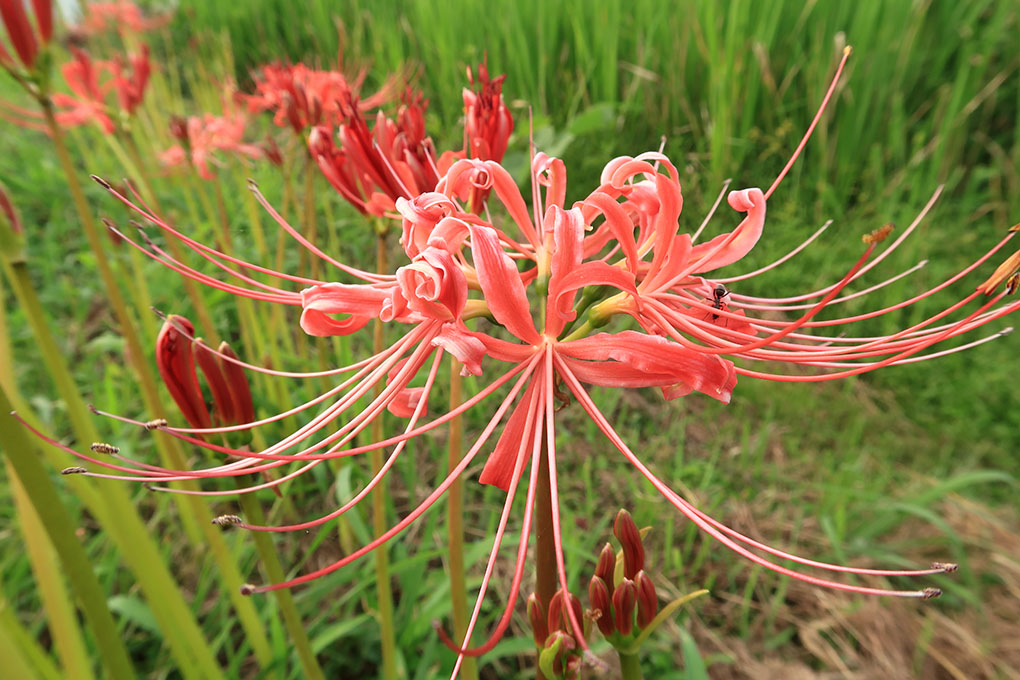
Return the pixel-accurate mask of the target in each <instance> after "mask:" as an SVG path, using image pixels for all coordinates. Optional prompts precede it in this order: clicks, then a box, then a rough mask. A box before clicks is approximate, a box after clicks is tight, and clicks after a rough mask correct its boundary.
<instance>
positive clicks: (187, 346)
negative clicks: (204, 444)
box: [156, 314, 212, 427]
mask: <svg viewBox="0 0 1020 680" xmlns="http://www.w3.org/2000/svg"><path fill="white" fill-rule="evenodd" d="M181 330H183V331H184V333H182V332H181ZM194 332H195V327H194V326H192V325H191V322H190V321H188V320H187V319H185V318H184V317H183V316H177V315H175V314H172V315H170V316H168V317H167V319H166V321H165V322H163V328H162V329H160V331H159V336H158V337H157V338H156V367H157V368H158V369H159V375H160V377H162V378H163V383H164V384H165V385H166V387H167V389H168V390H169V391H170V396H171V397H173V400H174V402H175V403H176V404H177V408H179V409H180V410H181V413H182V414H183V415H184V418H185V420H187V421H188V423H190V424H191V426H192V427H209V426H210V425H211V424H212V418H211V417H210V415H209V409H208V408H207V407H206V405H205V399H204V398H203V397H202V390H201V388H199V386H198V374H197V373H196V372H195V358H194V354H193V353H192V350H191V339H190V336H192V335H193V334H194Z"/></svg>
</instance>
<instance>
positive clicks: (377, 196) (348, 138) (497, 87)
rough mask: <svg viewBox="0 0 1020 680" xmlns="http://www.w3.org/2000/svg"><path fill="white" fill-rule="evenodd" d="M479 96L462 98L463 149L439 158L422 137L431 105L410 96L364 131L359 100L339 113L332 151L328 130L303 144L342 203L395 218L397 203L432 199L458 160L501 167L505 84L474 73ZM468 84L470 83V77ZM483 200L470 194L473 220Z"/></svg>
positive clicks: (506, 134) (509, 120)
mask: <svg viewBox="0 0 1020 680" xmlns="http://www.w3.org/2000/svg"><path fill="white" fill-rule="evenodd" d="M478 73H479V82H480V83H481V85H482V88H481V91H480V92H477V93H476V92H473V91H471V90H468V89H465V90H464V110H465V114H466V121H465V125H464V136H465V142H464V149H463V150H462V151H447V152H444V153H443V154H442V155H441V156H437V154H436V149H435V145H434V144H433V143H432V140H431V139H430V138H429V137H427V136H426V133H425V111H426V110H427V109H428V100H427V99H424V98H423V97H422V95H421V93H416V92H413V91H411V90H408V91H406V92H405V93H404V97H403V105H402V106H401V107H400V109H399V111H398V112H397V118H396V121H395V122H394V121H393V120H391V119H389V118H387V117H386V116H385V115H384V114H383V113H382V112H381V111H380V112H379V113H378V114H377V115H376V120H375V127H374V128H373V129H372V130H369V127H368V123H367V122H366V121H365V119H364V117H363V116H362V115H361V111H360V107H359V106H358V102H357V100H356V98H354V97H353V96H352V97H350V98H348V100H347V101H346V102H345V104H344V106H343V114H344V121H345V122H344V123H343V124H342V125H341V126H340V128H339V130H338V132H337V138H338V139H339V141H340V146H339V148H338V147H337V146H336V145H334V143H333V139H332V136H331V133H330V128H329V127H328V126H325V125H323V126H317V127H315V128H314V129H313V130H312V132H311V134H310V135H309V137H308V149H309V151H310V152H311V154H312V157H313V158H315V159H316V161H317V162H318V164H319V169H320V170H322V173H323V174H324V175H325V176H326V178H327V179H328V180H329V182H330V184H332V185H333V188H335V189H336V190H337V191H338V192H339V193H340V195H341V196H343V197H344V198H345V199H346V200H347V201H348V202H349V203H350V204H351V205H353V206H354V207H355V208H357V209H358V210H359V211H360V212H361V213H362V214H366V215H375V216H377V217H378V216H382V215H384V214H386V213H392V212H393V210H394V208H395V204H396V201H397V199H398V198H405V199H411V198H414V197H415V196H419V195H421V194H422V193H424V192H426V191H432V190H433V189H435V187H436V183H437V182H438V181H439V177H440V176H441V175H443V174H445V172H446V171H447V170H448V169H449V168H450V166H451V165H452V164H453V162H454V161H455V160H457V159H459V158H464V157H465V156H467V155H469V154H470V155H471V157H473V158H479V159H481V160H492V161H496V162H499V161H501V160H502V159H503V154H504V153H506V146H507V141H508V140H509V138H510V133H511V132H513V128H514V121H513V117H512V116H511V115H510V111H509V110H508V109H507V108H506V106H505V104H504V103H503V96H502V94H501V91H502V84H503V80H504V79H505V78H506V76H505V75H504V76H499V77H498V78H495V79H492V80H490V79H489V72H488V69H487V68H486V66H485V64H481V65H479V67H478ZM468 80H469V82H471V83H474V78H473V77H472V74H471V71H470V69H469V70H468ZM485 197H486V196H485V194H484V193H481V192H479V191H474V192H473V193H472V195H471V197H470V200H469V205H471V206H472V208H473V209H474V210H475V211H476V212H477V209H479V208H480V207H481V205H482V204H483V202H484V200H485Z"/></svg>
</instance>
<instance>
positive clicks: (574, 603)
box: [548, 590, 584, 635]
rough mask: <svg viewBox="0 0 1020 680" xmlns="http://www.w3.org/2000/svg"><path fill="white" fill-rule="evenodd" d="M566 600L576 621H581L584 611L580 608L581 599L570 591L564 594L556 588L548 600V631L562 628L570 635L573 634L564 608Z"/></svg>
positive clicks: (572, 628)
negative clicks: (572, 610)
mask: <svg viewBox="0 0 1020 680" xmlns="http://www.w3.org/2000/svg"><path fill="white" fill-rule="evenodd" d="M567 602H569V603H570V606H571V607H573V609H574V616H575V617H577V621H578V623H580V622H581V617H582V616H583V613H584V612H583V610H582V609H581V601H580V600H579V599H577V597H575V596H574V595H573V594H571V593H567V594H566V595H564V594H563V590H557V591H556V594H555V595H553V597H552V600H550V601H549V616H548V624H549V631H555V630H562V631H564V632H566V633H570V634H571V635H573V634H574V626H573V625H572V624H571V623H570V615H569V614H568V613H567V610H566V604H567Z"/></svg>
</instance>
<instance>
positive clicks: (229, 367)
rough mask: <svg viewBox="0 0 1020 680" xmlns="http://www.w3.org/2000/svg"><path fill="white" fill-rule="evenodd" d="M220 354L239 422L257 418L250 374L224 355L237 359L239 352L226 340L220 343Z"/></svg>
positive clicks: (220, 360)
mask: <svg viewBox="0 0 1020 680" xmlns="http://www.w3.org/2000/svg"><path fill="white" fill-rule="evenodd" d="M220 354H221V355H222V356H220V357H217V358H218V359H219V363H220V369H221V370H222V371H223V377H224V378H225V379H226V381H227V388H228V389H229V390H230V397H231V399H232V400H233V403H234V411H235V415H236V418H237V421H236V422H237V423H238V424H243V423H250V422H252V421H254V420H255V405H254V403H253V402H252V398H251V386H250V385H249V384H248V375H247V374H246V373H245V372H244V369H243V368H241V367H240V366H239V365H238V364H236V363H234V362H233V361H229V360H228V359H224V358H223V357H224V356H225V357H229V358H230V359H237V354H235V353H234V350H232V349H231V348H230V345H228V344H227V343H226V341H224V342H221V343H220Z"/></svg>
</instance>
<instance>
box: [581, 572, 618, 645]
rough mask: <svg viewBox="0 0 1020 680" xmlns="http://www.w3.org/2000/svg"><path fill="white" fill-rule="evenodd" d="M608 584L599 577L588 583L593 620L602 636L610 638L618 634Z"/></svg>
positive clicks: (592, 578) (594, 577)
mask: <svg viewBox="0 0 1020 680" xmlns="http://www.w3.org/2000/svg"><path fill="white" fill-rule="evenodd" d="M611 597H612V596H611V595H610V594H609V588H608V586H606V582H605V581H603V580H602V579H601V578H599V577H598V576H592V577H591V581H590V582H589V583H588V602H589V603H590V604H591V608H592V618H593V619H595V625H597V626H598V627H599V630H600V631H602V634H603V635H605V636H607V637H608V636H610V635H612V634H613V633H614V632H616V628H615V627H614V626H613V609H612V599H611Z"/></svg>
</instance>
